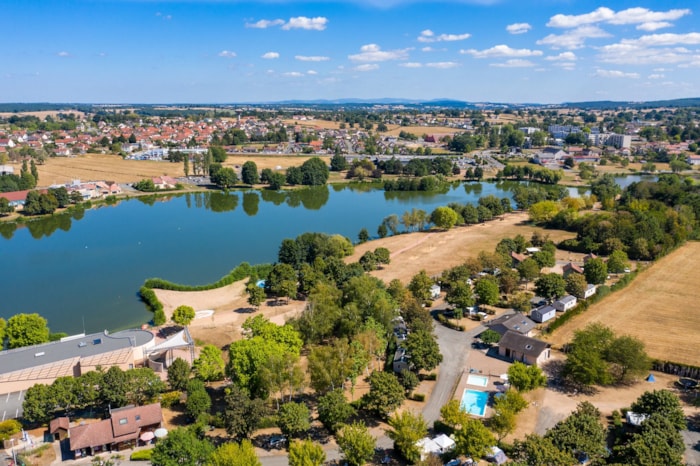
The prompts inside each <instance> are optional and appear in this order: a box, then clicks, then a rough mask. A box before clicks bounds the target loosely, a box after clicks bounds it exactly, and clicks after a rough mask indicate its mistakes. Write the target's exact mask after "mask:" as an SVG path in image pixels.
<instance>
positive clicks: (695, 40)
mask: <svg viewBox="0 0 700 466" xmlns="http://www.w3.org/2000/svg"><path fill="white" fill-rule="evenodd" d="M621 43H623V44H635V45H636V44H639V45H642V46H651V47H654V46H662V45H677V44H683V45H698V44H700V32H689V33H686V34H674V33H670V32H669V33H666V34H649V35H646V36H641V37H639V38H638V39H623V40H622V41H621Z"/></svg>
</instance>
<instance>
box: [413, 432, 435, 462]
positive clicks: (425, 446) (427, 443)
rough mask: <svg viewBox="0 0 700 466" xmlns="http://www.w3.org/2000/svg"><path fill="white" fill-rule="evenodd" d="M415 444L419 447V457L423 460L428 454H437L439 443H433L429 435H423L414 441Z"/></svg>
mask: <svg viewBox="0 0 700 466" xmlns="http://www.w3.org/2000/svg"><path fill="white" fill-rule="evenodd" d="M416 446H417V447H418V448H419V449H420V459H421V461H425V459H426V458H427V457H428V455H439V454H440V445H438V444H437V443H435V441H434V440H433V439H431V438H430V437H423V438H422V439H420V440H418V441H417V442H416Z"/></svg>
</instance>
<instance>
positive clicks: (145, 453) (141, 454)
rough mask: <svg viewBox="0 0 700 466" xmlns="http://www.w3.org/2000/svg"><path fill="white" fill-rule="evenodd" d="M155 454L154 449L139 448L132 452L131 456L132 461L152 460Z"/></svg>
mask: <svg viewBox="0 0 700 466" xmlns="http://www.w3.org/2000/svg"><path fill="white" fill-rule="evenodd" d="M152 454H153V449H152V448H150V449H148V450H137V451H135V452H133V453H132V454H131V456H130V457H129V460H130V461H150V460H151V455H152Z"/></svg>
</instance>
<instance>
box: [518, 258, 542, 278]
mask: <svg viewBox="0 0 700 466" xmlns="http://www.w3.org/2000/svg"><path fill="white" fill-rule="evenodd" d="M517 269H518V273H519V274H520V277H521V278H522V279H523V280H525V281H527V282H531V281H533V280H534V279H536V278H537V277H538V276H539V275H540V269H541V267H540V264H538V263H537V261H536V260H535V259H533V258H531V257H528V258H527V259H525V260H524V261H522V262H521V263H519V264H518V266H517Z"/></svg>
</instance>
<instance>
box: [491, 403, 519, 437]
mask: <svg viewBox="0 0 700 466" xmlns="http://www.w3.org/2000/svg"><path fill="white" fill-rule="evenodd" d="M488 425H489V428H490V429H491V430H492V431H493V432H494V433H495V434H496V436H497V438H498V441H499V442H500V441H501V440H502V439H503V437H505V436H506V435H508V434H510V433H511V432H513V431H514V430H515V413H514V412H513V411H511V410H510V409H499V410H497V411H496V412H495V414H494V415H493V416H492V417H491V418H490V419H489V420H488Z"/></svg>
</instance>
